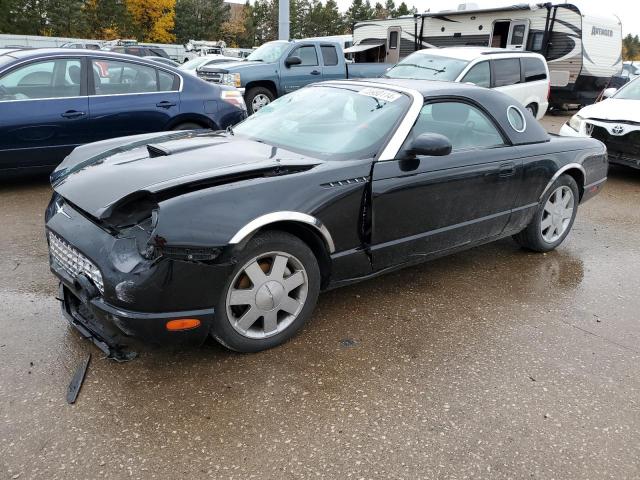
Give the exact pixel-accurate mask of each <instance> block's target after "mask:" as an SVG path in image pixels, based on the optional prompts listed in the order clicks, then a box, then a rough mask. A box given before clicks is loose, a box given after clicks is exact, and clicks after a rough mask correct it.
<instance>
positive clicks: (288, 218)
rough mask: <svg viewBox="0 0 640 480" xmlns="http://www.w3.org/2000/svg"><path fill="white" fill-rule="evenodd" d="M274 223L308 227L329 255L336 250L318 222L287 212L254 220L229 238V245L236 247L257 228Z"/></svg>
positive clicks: (324, 229) (301, 214)
mask: <svg viewBox="0 0 640 480" xmlns="http://www.w3.org/2000/svg"><path fill="white" fill-rule="evenodd" d="M276 222H298V223H304V224H307V225H310V226H312V227H314V228H315V229H316V231H317V232H318V233H320V235H321V236H322V238H323V239H324V241H325V244H326V246H327V248H328V249H329V253H334V252H335V250H336V247H335V244H334V243H333V238H332V237H331V233H330V232H329V230H328V229H327V227H326V226H325V225H324V224H323V223H322V222H321V221H320V220H318V219H317V218H316V217H313V216H311V215H308V214H306V213H300V212H289V211H282V212H272V213H267V214H266V215H262V216H260V217H257V218H254V219H253V220H251V221H250V222H249V223H247V224H246V225H245V226H244V227H242V228H241V229H240V230H238V231H237V232H236V234H235V235H234V236H233V237H231V240H229V244H230V245H237V244H238V243H240V242H242V241H243V240H245V239H246V238H247V237H249V236H250V235H251V234H253V233H254V232H256V231H257V230H258V229H259V228H262V227H264V226H266V225H269V224H272V223H276Z"/></svg>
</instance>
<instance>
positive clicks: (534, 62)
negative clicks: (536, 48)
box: [520, 57, 547, 82]
mask: <svg viewBox="0 0 640 480" xmlns="http://www.w3.org/2000/svg"><path fill="white" fill-rule="evenodd" d="M520 61H521V62H522V69H523V70H524V81H525V82H535V81H537V80H546V79H547V69H546V68H545V66H544V63H543V61H542V60H540V59H539V58H533V57H523V58H521V59H520Z"/></svg>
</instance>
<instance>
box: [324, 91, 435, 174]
mask: <svg viewBox="0 0 640 480" xmlns="http://www.w3.org/2000/svg"><path fill="white" fill-rule="evenodd" d="M325 85H358V86H365V87H369V86H371V87H376V88H382V89H384V90H391V91H397V92H402V93H405V94H407V95H410V96H411V97H412V99H413V101H412V103H411V105H410V107H409V110H408V111H407V113H406V115H405V116H404V118H403V119H402V121H401V122H400V125H398V128H396V131H395V132H394V133H393V135H392V136H391V139H390V140H389V141H388V142H387V144H386V145H385V146H384V147H383V149H382V151H381V152H380V154H379V155H378V158H377V159H376V161H377V162H384V161H387V160H394V159H395V158H396V155H397V154H398V152H399V151H400V147H402V144H403V143H404V142H405V140H406V139H407V136H408V135H409V133H410V132H411V129H412V128H413V125H414V124H415V123H416V120H417V119H418V115H420V110H422V106H423V105H424V100H425V99H424V97H423V96H422V94H421V93H420V92H418V91H417V90H414V89H412V88H405V87H399V86H397V85H390V84H387V83H378V82H367V81H353V80H352V81H340V80H336V81H328V82H322V83H320V84H316V85H314V86H318V87H322V86H325Z"/></svg>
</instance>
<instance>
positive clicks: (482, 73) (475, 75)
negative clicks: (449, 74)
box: [462, 61, 491, 88]
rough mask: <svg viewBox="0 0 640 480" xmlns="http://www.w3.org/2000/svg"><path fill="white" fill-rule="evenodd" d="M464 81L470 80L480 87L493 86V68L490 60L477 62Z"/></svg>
mask: <svg viewBox="0 0 640 480" xmlns="http://www.w3.org/2000/svg"><path fill="white" fill-rule="evenodd" d="M462 82H469V83H474V84H476V85H478V86H479V87H487V88H489V87H490V86H491V68H490V67H489V62H486V61H485V62H480V63H476V64H475V65H474V66H473V67H471V69H470V70H469V71H468V72H467V74H466V75H465V76H464V78H463V79H462Z"/></svg>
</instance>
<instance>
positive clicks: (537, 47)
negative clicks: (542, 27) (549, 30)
mask: <svg viewBox="0 0 640 480" xmlns="http://www.w3.org/2000/svg"><path fill="white" fill-rule="evenodd" d="M542 40H544V33H542V32H535V33H534V34H533V35H531V48H529V50H533V51H534V52H540V51H542Z"/></svg>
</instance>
